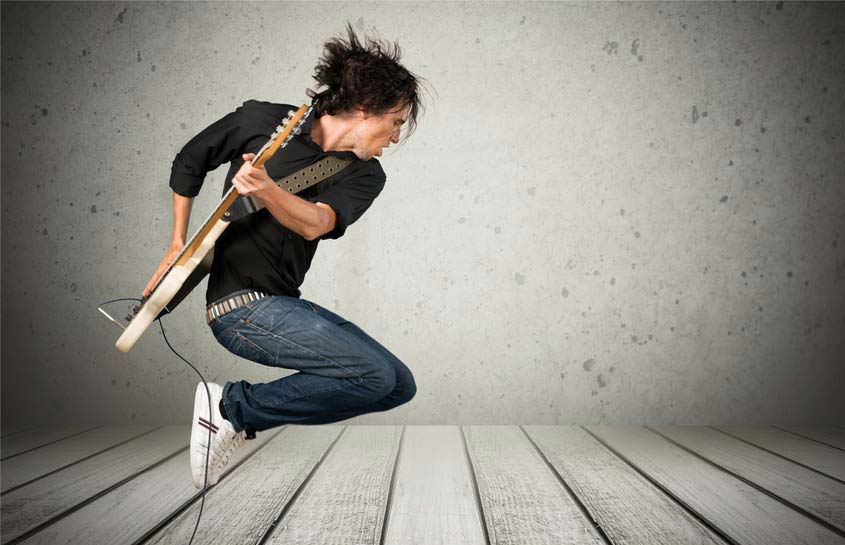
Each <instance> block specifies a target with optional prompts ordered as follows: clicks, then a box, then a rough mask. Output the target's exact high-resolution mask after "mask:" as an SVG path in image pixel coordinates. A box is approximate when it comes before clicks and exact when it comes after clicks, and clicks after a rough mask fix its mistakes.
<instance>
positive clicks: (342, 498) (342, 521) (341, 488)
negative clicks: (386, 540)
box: [266, 425, 402, 545]
mask: <svg viewBox="0 0 845 545" xmlns="http://www.w3.org/2000/svg"><path fill="white" fill-rule="evenodd" d="M401 434H402V428H401V427H399V426H363V425H359V426H348V427H346V429H345V430H344V432H343V434H342V435H341V436H340V439H339V440H338V442H337V443H336V444H335V446H334V448H332V449H331V450H330V451H329V453H328V456H326V458H325V460H324V461H323V463H322V464H321V465H320V467H319V468H318V469H317V472H316V473H315V474H314V476H313V477H312V479H311V480H310V481H309V482H308V483H307V484H306V485H305V488H304V489H303V490H302V494H301V495H300V496H299V497H298V498H296V501H294V502H293V504H292V505H291V506H290V509H289V510H288V511H287V512H285V514H284V516H283V518H282V519H281V521H280V522H279V524H278V525H277V526H276V527H275V529H274V530H273V533H272V534H271V535H270V539H268V540H267V542H266V545H281V544H291V543H296V544H302V545H313V544H315V543H319V544H324V543H326V544H327V543H331V544H332V545H347V544H349V545H352V544H355V545H378V543H379V541H380V539H381V533H382V527H383V525H384V515H385V512H386V508H387V499H388V495H389V492H390V478H391V475H392V474H393V467H394V464H395V461H396V455H397V452H398V449H399V439H400V437H401Z"/></svg>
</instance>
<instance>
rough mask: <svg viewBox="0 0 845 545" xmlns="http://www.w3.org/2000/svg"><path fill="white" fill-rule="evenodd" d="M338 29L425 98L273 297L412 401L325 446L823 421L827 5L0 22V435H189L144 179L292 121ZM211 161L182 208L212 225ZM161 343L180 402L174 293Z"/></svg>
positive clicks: (251, 368)
mask: <svg viewBox="0 0 845 545" xmlns="http://www.w3.org/2000/svg"><path fill="white" fill-rule="evenodd" d="M347 20H349V21H351V22H352V23H353V25H354V26H355V27H357V28H358V29H360V30H367V31H376V32H378V34H379V35H381V36H382V37H386V38H390V39H396V40H398V41H399V43H400V45H401V46H403V48H404V51H405V57H404V63H405V64H406V66H408V67H409V68H410V69H411V70H413V71H414V72H416V73H418V74H419V75H421V76H423V77H425V78H426V79H427V80H428V81H429V82H430V86H431V87H433V89H434V90H435V92H436V94H433V95H432V96H431V97H430V99H429V100H428V105H429V108H428V112H427V114H426V115H425V117H424V118H423V120H422V122H421V125H420V128H419V131H418V132H417V134H416V135H414V136H413V137H412V138H411V139H410V140H409V141H408V143H407V144H406V145H405V146H404V147H401V148H399V149H398V150H397V151H391V152H390V153H388V154H387V155H386V156H385V157H383V158H382V164H383V165H384V168H385V170H386V171H387V173H388V185H387V186H386V189H385V191H384V192H383V193H382V195H381V196H380V197H379V199H378V200H377V201H376V203H375V204H374V205H373V207H372V208H371V209H370V210H369V211H368V212H367V214H366V215H365V216H364V217H363V218H362V220H361V221H360V222H359V223H357V224H356V225H354V226H353V227H351V228H350V230H349V231H348V233H347V235H346V236H345V237H343V238H341V239H340V240H337V241H327V242H323V243H322V244H321V245H320V248H319V251H318V253H317V256H316V258H315V260H314V263H313V266H312V269H311V271H310V273H309V276H308V278H307V279H306V282H305V284H304V285H303V286H302V290H303V296H304V297H305V298H307V299H310V300H312V301H315V302H317V303H319V304H321V305H323V306H326V307H328V308H330V309H332V310H334V311H335V312H337V313H339V314H341V315H343V316H345V317H346V318H348V319H350V320H352V321H353V322H355V323H357V324H358V325H359V326H361V327H362V328H363V329H364V330H366V331H367V332H368V333H370V334H371V335H373V336H374V337H375V338H377V339H379V340H380V341H382V342H383V343H384V344H385V346H387V347H388V348H389V349H391V350H392V351H393V352H394V353H395V354H397V355H398V356H399V357H400V358H402V359H403V360H404V361H405V362H406V363H407V364H408V366H409V367H410V368H411V369H412V370H413V372H414V373H415V376H416V380H417V387H418V394H417V397H416V398H415V399H414V400H413V401H412V402H411V403H409V404H408V405H405V406H403V407H401V408H399V409H397V410H394V411H391V412H388V413H375V414H372V415H367V416H363V417H359V418H357V419H354V420H349V421H347V423H351V424H355V423H384V424H400V423H408V424H425V423H434V424H438V423H502V424H505V423H561V424H563V423H573V422H574V423H592V422H601V423H618V422H644V423H693V424H701V423H749V424H754V423H766V422H782V423H797V422H815V423H829V422H834V421H837V420H838V421H839V422H840V423H841V422H842V415H843V413H845V406H843V403H844V402H843V395H842V389H841V384H843V382H845V371H843V361H845V357H843V354H845V335H843V333H845V296H844V295H843V293H845V291H844V290H843V288H845V214H844V213H843V204H845V183H844V182H845V180H843V166H842V164H843V163H842V158H843V156H845V153H843V152H845V146H844V145H843V126H845V123H843V121H845V116H843V105H845V101H843V100H842V96H843V93H845V88H843V79H845V72H843V70H842V66H843V65H845V24H844V23H845V6H844V5H843V4H840V3H822V4H807V3H783V2H779V3H774V2H772V3H762V2H761V3H727V2H725V3H714V4H692V3H674V4H660V3H636V4H633V3H632V4H624V3H623V4H619V3H595V4H581V3H554V4H539V3H526V4H518V3H508V4H503V3H495V4H481V3H472V4H466V5H464V4H456V3H455V4H451V3H450V4H436V5H433V4H415V3H385V4H365V5H358V4H322V5H321V4H290V3H285V4H270V3H257V4H228V3H212V4H202V3H190V2H188V3H162V4H159V3H155V4H153V3H84V4H71V3H61V2H57V3H52V4H47V3H24V4H18V3H11V2H3V3H2V228H3V230H2V423H3V424H4V425H10V424H15V425H16V424H19V423H33V424H37V423H42V422H51V423H58V422H86V423H87V422H91V423H94V422H102V423H112V422H174V423H177V422H178V423H187V422H188V421H189V420H190V411H191V408H192V400H193V392H194V388H195V384H196V381H197V378H196V375H195V374H194V373H193V371H191V370H190V369H189V368H188V367H187V365H185V363H184V362H182V361H181V360H179V359H178V358H177V357H176V356H175V355H174V354H173V353H172V352H170V350H169V349H168V348H167V346H166V345H165V343H164V340H163V339H162V335H161V332H160V330H159V328H158V326H157V325H156V324H154V325H153V326H152V327H151V328H150V329H149V330H148V331H147V333H146V334H145V336H144V337H143V338H142V339H141V341H140V342H139V344H138V345H137V346H136V347H135V348H134V349H133V350H132V351H131V352H130V353H128V354H122V353H119V352H118V351H117V350H116V349H115V347H114V342H115V340H116V339H117V337H118V335H119V332H120V331H119V330H118V329H117V328H116V327H115V326H114V324H112V323H110V322H109V321H107V320H106V319H105V318H104V317H103V316H102V315H101V314H100V313H99V312H98V311H97V309H96V305H97V304H99V303H101V302H103V301H107V300H109V299H112V298H117V297H138V296H140V293H141V290H142V288H143V287H144V285H145V284H146V282H147V281H148V279H149V278H150V276H151V275H152V273H153V271H154V270H155V267H156V265H157V264H158V262H159V260H160V259H161V257H162V256H163V253H164V249H165V247H166V244H167V242H168V240H169V236H170V230H171V226H172V207H171V191H170V189H169V188H168V186H167V181H168V176H169V168H170V162H171V160H172V158H173V156H174V155H175V153H176V152H177V151H178V150H179V148H180V147H181V146H182V145H183V144H184V143H185V142H186V141H187V140H188V139H189V138H190V137H191V136H193V135H194V134H195V133H196V132H198V131H199V130H200V129H202V128H203V127H205V126H207V125H208V124H210V123H211V122H212V121H214V120H216V119H218V118H219V117H221V116H223V115H224V114H226V113H228V112H229V111H231V110H232V109H234V107H236V106H237V105H239V104H241V103H242V102H243V101H244V100H246V99H249V98H256V99H259V100H270V101H278V102H293V103H298V102H303V101H306V97H305V89H306V88H307V87H309V86H311V85H312V84H313V81H312V80H311V73H312V69H313V66H314V64H315V62H316V60H317V58H318V56H319V55H320V53H321V43H322V41H323V40H324V39H326V38H327V37H329V36H331V35H333V34H336V33H338V32H340V31H341V30H342V27H343V25H344V23H345V22H346V21H347ZM224 174H225V167H221V168H220V169H218V170H217V171H215V172H213V173H211V174H210V175H209V177H208V179H207V181H206V186H205V187H204V190H203V192H202V193H201V194H200V196H199V197H197V199H196V202H195V203H194V216H193V217H194V222H193V223H192V228H191V229H190V231H191V233H193V232H194V230H195V228H196V226H197V224H198V223H199V222H201V221H202V220H203V219H205V217H206V216H207V214H208V213H209V212H210V211H211V209H212V208H213V206H214V205H215V204H216V203H217V202H218V199H219V196H220V190H221V188H222V181H223V177H224ZM200 291H201V293H200V292H195V293H193V294H192V295H191V297H190V299H189V300H187V301H186V302H185V303H183V304H182V306H180V307H179V308H178V309H177V311H176V312H174V314H173V315H171V316H168V317H167V318H165V321H164V323H165V327H166V333H167V336H168V339H169V340H170V342H171V343H172V344H173V346H174V347H175V348H176V349H177V350H178V351H179V352H180V353H181V354H183V355H184V356H185V357H186V358H187V359H188V360H189V361H191V362H193V363H194V364H196V365H197V366H198V367H199V368H200V370H201V371H202V372H203V373H204V374H205V376H206V377H207V378H208V379H209V380H214V381H217V382H220V383H223V382H225V381H226V380H238V379H246V380H250V381H252V382H261V381H265V380H272V379H275V378H278V377H279V376H282V375H284V374H287V373H289V371H287V370H281V371H280V370H278V369H268V368H263V367H261V366H260V365H258V364H256V363H252V362H249V361H247V360H242V359H239V358H238V357H236V356H234V355H232V354H230V353H228V352H227V351H226V350H225V349H224V348H223V347H222V346H220V345H218V344H217V343H216V342H215V340H214V338H213V336H212V334H211V331H210V330H209V328H208V327H207V326H206V325H205V322H204V319H203V303H204V296H203V294H204V291H205V284H204V283H203V285H202V288H201V290H200Z"/></svg>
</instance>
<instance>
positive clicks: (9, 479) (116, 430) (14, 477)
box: [0, 426, 155, 494]
mask: <svg viewBox="0 0 845 545" xmlns="http://www.w3.org/2000/svg"><path fill="white" fill-rule="evenodd" d="M153 429H155V426H115V427H108V428H97V429H94V430H91V431H87V432H85V433H83V434H80V435H75V436H73V437H70V438H68V439H64V440H62V441H59V442H58V443H53V444H51V445H47V446H45V447H42V448H39V449H36V450H33V451H30V452H27V453H25V454H22V455H20V456H15V457H14V458H10V459H8V460H6V461H4V462H0V475H2V481H3V483H2V492H3V494H6V493H7V492H8V491H9V490H10V489H12V488H15V487H17V486H20V485H22V484H24V483H27V482H30V481H31V480H33V479H36V478H39V477H41V476H43V475H47V474H48V473H50V472H51V471H56V470H59V469H61V468H63V467H66V466H68V465H70V464H73V463H76V462H78V461H79V460H82V459H84V458H86V457H88V456H92V455H95V454H97V453H99V452H102V451H104V450H106V449H108V448H111V447H114V446H115V445H117V444H120V443H122V442H124V441H128V440H130V439H132V438H134V437H138V436H139V435H141V434H144V433H148V432H150V431H151V430H153Z"/></svg>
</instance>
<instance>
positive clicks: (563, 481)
mask: <svg viewBox="0 0 845 545" xmlns="http://www.w3.org/2000/svg"><path fill="white" fill-rule="evenodd" d="M517 427H518V428H519V429H520V430H522V433H523V434H524V435H525V438H526V439H528V442H529V443H531V445H532V446H533V447H534V450H535V451H536V452H537V454H539V455H540V459H542V460H543V462H545V463H546V466H547V467H548V468H549V470H550V471H551V472H552V475H554V476H555V477H556V478H557V480H558V482H559V483H560V484H561V486H563V489H564V490H566V493H567V494H569V496H570V497H571V498H572V499H573V501H574V502H575V504H576V505H577V506H578V509H580V510H581V514H582V515H583V516H584V518H586V519H587V520H588V521H590V524H592V525H593V528H595V530H596V532H597V533H598V534H599V536H601V538H602V540H603V541H604V542H605V543H606V544H608V545H613V544H614V543H615V542H614V541H613V540H612V539H610V537H609V536H608V535H607V533H605V531H604V528H602V526H601V524H599V521H598V520H597V519H596V518H595V517H594V516H593V514H592V513H591V512H590V510H589V509H588V508H587V506H586V505H585V504H584V502H582V501H581V498H579V497H578V494H576V493H575V490H573V489H572V487H571V486H569V484H568V483H567V482H566V479H564V478H563V475H561V474H560V473H559V472H558V470H557V469H555V467H554V465H552V463H551V461H550V460H549V459H548V457H546V454H545V453H544V452H543V451H542V450H540V446H539V445H537V443H535V442H534V439H532V438H531V436H530V435H528V432H527V431H525V428H524V427H523V426H522V425H519V426H517Z"/></svg>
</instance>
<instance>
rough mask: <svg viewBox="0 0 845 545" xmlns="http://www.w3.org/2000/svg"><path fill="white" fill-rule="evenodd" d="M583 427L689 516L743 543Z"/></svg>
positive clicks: (725, 538)
mask: <svg viewBox="0 0 845 545" xmlns="http://www.w3.org/2000/svg"><path fill="white" fill-rule="evenodd" d="M581 429H583V430H584V431H585V432H587V433H589V434H590V435H591V436H593V437H594V438H595V439H596V441H598V442H599V443H601V444H602V445H604V447H605V448H606V449H607V450H609V451H610V452H612V453H613V454H614V455H615V456H616V457H618V458H619V459H620V460H622V461H623V462H625V463H626V464H628V466H630V467H631V469H633V470H634V471H636V472H637V474H639V475H640V476H642V477H643V478H644V479H645V480H646V481H648V482H649V483H651V484H652V485H653V486H654V487H655V488H657V490H659V491H660V492H662V493H663V494H665V495H666V496H667V497H668V498H669V499H670V500H672V501H674V502H675V503H677V504H678V505H679V506H680V507H681V508H682V509H683V510H684V511H685V512H686V513H687V514H688V515H689V516H691V517H692V518H693V519H695V520H697V521H698V522H699V523H700V524H702V525H703V526H704V527H705V528H707V529H708V530H710V531H711V532H713V533H714V534H716V535H717V536H719V537H720V538H721V539H722V540H723V541H725V542H726V543H730V544H731V545H741V544H740V543H739V542H737V541H736V540H735V539H733V538H732V537H731V536H730V535H728V534H727V533H725V532H724V531H722V529H721V528H719V527H718V526H716V525H715V524H714V523H712V522H710V521H709V520H708V519H707V517H705V516H703V515H702V514H700V513H699V512H698V511H696V510H695V509H693V508H692V507H691V506H690V505H688V504H687V503H686V502H685V501H684V500H682V499H681V498H679V497H678V496H676V495H675V494H674V493H673V492H672V491H671V490H669V489H668V488H666V487H665V486H663V485H662V484H660V483H659V482H657V481H656V480H655V479H653V478H652V477H651V476H650V475H649V474H648V473H646V472H645V471H643V470H642V469H640V468H639V467H638V466H637V465H636V464H635V463H633V462H632V461H631V460H629V459H628V458H627V457H626V456H624V455H623V454H622V453H621V452H619V451H617V450H616V449H614V448H613V447H611V446H610V445H608V444H607V443H606V442H605V441H604V440H603V439H602V438H600V437H599V436H598V435H596V434H594V433H593V432H592V431H590V430H589V429H588V428H587V427H586V426H581Z"/></svg>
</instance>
